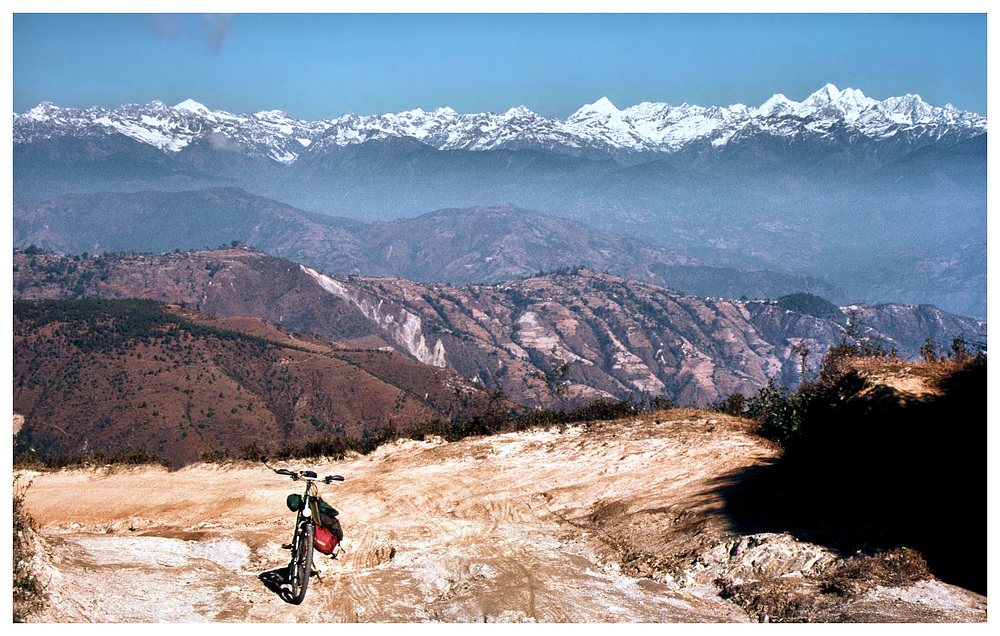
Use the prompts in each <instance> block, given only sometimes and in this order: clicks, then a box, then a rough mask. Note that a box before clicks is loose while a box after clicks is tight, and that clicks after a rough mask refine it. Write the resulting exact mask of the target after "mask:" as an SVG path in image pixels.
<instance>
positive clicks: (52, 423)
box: [13, 301, 487, 466]
mask: <svg viewBox="0 0 1000 636" xmlns="http://www.w3.org/2000/svg"><path fill="white" fill-rule="evenodd" d="M13 347H14V349H13V354H14V355H13V362H14V367H13V372H14V378H13V380H14V410H15V412H17V413H19V414H22V415H23V416H24V417H25V424H24V426H23V428H22V430H21V432H20V434H19V437H18V438H17V439H18V441H19V443H20V446H21V447H22V448H34V449H35V450H36V451H37V452H38V453H40V454H42V455H43V456H49V455H52V456H63V455H74V454H86V453H91V452H97V451H101V452H104V453H107V454H113V453H115V452H134V451H144V452H147V453H152V454H154V455H157V456H159V457H162V458H164V459H166V460H168V461H169V462H170V463H171V464H173V465H175V466H176V465H182V464H184V463H186V462H190V461H193V460H196V459H198V458H199V457H200V456H201V453H203V452H205V451H221V452H227V451H228V452H232V453H238V452H239V451H240V449H242V448H243V447H245V446H248V445H257V446H259V447H261V448H263V449H272V450H276V449H278V448H281V447H282V446H283V445H285V444H289V443H292V444H295V445H302V444H304V443H306V442H309V441H314V440H318V439H322V438H338V437H344V438H354V439H358V438H360V437H362V436H363V435H366V434H369V433H375V432H377V431H379V430H381V429H383V428H385V427H386V426H387V425H389V424H393V425H395V426H397V427H398V428H400V429H402V430H404V431H405V430H406V428H407V427H408V426H411V425H413V424H416V423H418V422H425V421H428V420H431V419H435V418H442V419H445V420H450V419H452V418H453V417H462V416H471V414H472V413H474V412H476V411H477V410H478V409H481V408H482V407H483V405H484V404H485V403H486V400H487V397H486V396H485V394H484V392H483V391H481V390H479V389H477V388H475V387H473V386H472V385H471V384H470V383H469V382H468V381H467V380H466V379H465V378H463V377H462V376H460V375H458V374H456V373H454V372H450V371H447V370H446V369H442V368H434V367H427V366H426V365H423V364H420V363H418V362H415V361H413V360H410V359H407V358H403V357H401V356H399V355H396V354H394V353H391V352H385V351H369V350H364V351H362V350H347V349H345V348H344V347H342V346H340V345H337V344H334V343H330V342H326V341H323V340H320V339H319V338H316V337H314V336H308V335H304V334H295V333H292V332H289V331H286V330H282V329H279V328H277V327H275V326H273V325H271V324H269V323H267V322H264V321H263V320H261V319H259V318H247V317H241V318H223V319H218V318H214V317H212V316H209V315H207V314H202V313H200V312H196V311H194V310H191V309H183V308H180V307H178V306H163V305H157V304H153V303H149V302H137V301H111V302H106V303H101V302H90V301H88V302H80V301H76V302H69V303H51V302H50V303H44V302H43V303H31V302H22V303H15V312H14V340H13Z"/></svg>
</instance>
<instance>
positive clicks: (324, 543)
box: [313, 526, 340, 554]
mask: <svg viewBox="0 0 1000 636" xmlns="http://www.w3.org/2000/svg"><path fill="white" fill-rule="evenodd" d="M338 543H340V541H339V540H338V539H337V537H336V536H334V534H333V532H331V531H330V529H329V528H324V527H323V526H316V533H315V534H314V535H313V547H314V548H316V549H317V550H319V551H320V552H322V553H323V554H333V551H334V550H335V549H336V548H337V544H338Z"/></svg>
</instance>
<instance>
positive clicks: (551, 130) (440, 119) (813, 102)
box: [14, 84, 987, 164]
mask: <svg viewBox="0 0 1000 636" xmlns="http://www.w3.org/2000/svg"><path fill="white" fill-rule="evenodd" d="M844 127H846V132H848V133H849V135H850V136H853V137H852V138H857V139H862V138H867V139H872V140H880V139H908V140H940V139H942V138H945V137H947V138H951V139H955V140H958V139H965V138H968V137H971V136H975V135H978V134H981V133H984V132H986V129H987V126H986V118H985V117H983V116H981V115H977V114H975V113H970V112H967V111H962V110H959V109H957V108H955V107H954V106H952V105H950V104H949V105H948V106H946V107H944V108H936V107H933V106H930V105H929V104H927V103H926V102H924V101H923V100H922V99H921V98H920V96H919V95H910V94H907V95H904V96H901V97H890V98H889V99H886V100H884V101H877V100H874V99H871V98H869V97H867V96H865V94H864V93H862V92H861V91H860V90H857V89H854V88H846V89H844V90H840V89H839V88H837V87H836V86H835V85H833V84H826V85H825V86H823V87H822V88H820V89H819V90H817V91H815V92H814V93H812V94H811V95H809V96H808V97H806V98H805V99H804V100H803V101H801V102H796V101H794V100H791V99H789V98H788V97H786V96H785V95H783V94H781V93H776V94H774V95H773V96H772V97H770V98H769V99H768V100H767V101H765V102H764V103H763V104H761V105H760V107H758V108H753V107H747V106H745V105H743V104H733V105H730V106H728V107H726V106H709V107H703V106H696V105H689V104H686V103H685V104H682V105H680V106H676V107H674V106H671V105H669V104H666V103H662V102H642V103H641V104H636V105H634V106H630V107H628V108H626V109H624V110H619V109H618V107H617V106H615V105H614V104H613V103H612V102H611V100H610V99H608V98H607V97H602V98H600V99H599V100H597V101H596V102H594V103H592V104H587V105H585V106H582V107H581V108H580V109H578V110H577V111H576V112H575V113H573V114H572V115H570V116H569V117H568V118H567V119H565V120H560V119H556V118H549V117H543V116H541V115H538V114H536V113H533V112H532V111H531V110H529V109H528V108H526V107H524V106H517V107H514V108H510V109H509V110H507V111H506V112H504V113H502V114H497V113H476V114H461V113H458V112H456V111H455V110H453V109H451V108H447V107H444V108H437V109H435V110H432V111H425V110H423V109H420V108H416V109H413V110H408V111H403V112H400V113H395V114H393V113H388V114H385V115H353V114H351V115H344V116H342V117H338V118H336V119H329V120H319V121H312V122H309V121H301V120H297V119H293V118H291V117H289V116H288V115H287V114H286V113H285V112H283V111H280V110H264V111H260V112H257V113H254V114H253V115H236V114H232V113H227V112H225V111H221V110H210V109H209V108H207V107H206V106H204V105H203V104H200V103H198V102H197V101H194V100H193V99H187V100H185V101H183V102H181V103H179V104H177V105H176V106H173V107H169V106H165V105H164V104H163V103H161V102H158V101H154V102H150V103H149V104H146V105H137V104H126V105H123V106H120V107H118V108H115V109H113V110H105V109H102V108H90V109H86V110H81V109H74V108H59V107H57V106H55V105H53V104H51V103H49V102H42V103H41V104H39V105H38V106H35V107H34V108H32V109H31V110H29V111H28V112H26V113H24V114H23V115H18V114H14V142H15V144H25V143H31V142H32V141H34V140H37V139H46V138H51V137H61V136H75V137H88V138H94V137H100V136H106V135H108V134H112V133H116V134H121V135H125V136H127V137H130V138H132V139H134V140H136V141H139V142H141V143H145V144H150V145H153V146H155V147H157V148H159V149H160V150H162V151H164V152H179V151H180V150H182V149H184V148H185V147H187V146H188V145H190V144H191V143H194V142H197V141H199V140H204V141H206V142H208V144H210V145H211V146H212V147H216V146H219V140H225V144H224V146H225V149H226V150H230V151H238V152H241V153H243V154H246V155H249V156H254V157H262V158H266V159H270V160H273V161H277V162H280V163H286V164H287V163H292V162H295V161H297V160H298V158H299V157H300V156H302V155H303V154H309V155H318V154H322V153H326V152H331V151H333V150H335V149H336V148H338V147H343V146H350V145H356V144H363V143H366V142H369V141H374V140H385V139H413V140H417V141H419V142H421V143H423V144H427V145H429V146H431V147H433V148H436V149H439V150H473V151H486V150H496V149H512V150H519V149H533V150H541V151H545V152H552V153H558V154H569V155H578V156H579V155H585V156H597V157H608V156H611V157H624V156H639V155H647V154H669V153H673V152H677V151H680V150H683V149H685V148H688V147H691V146H694V147H696V148H699V149H700V150H699V152H701V151H704V149H705V148H709V147H711V148H723V147H725V146H727V145H729V144H730V143H737V144H739V143H746V142H747V140H751V139H753V138H756V137H758V136H771V137H786V138H824V137H825V138H828V139H831V140H833V139H836V138H838V136H842V132H844V131H843V130H842V128H844ZM852 143H853V142H852ZM919 143H929V142H927V141H920V142H919Z"/></svg>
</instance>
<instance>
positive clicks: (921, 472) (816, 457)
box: [717, 363, 987, 594]
mask: <svg viewBox="0 0 1000 636" xmlns="http://www.w3.org/2000/svg"><path fill="white" fill-rule="evenodd" d="M941 387H942V389H943V390H944V395H943V396H941V397H933V398H929V399H923V400H920V399H914V398H912V397H910V398H907V397H906V396H904V395H902V394H900V393H899V392H897V391H895V390H894V389H892V388H889V387H885V386H879V387H875V388H872V389H869V390H867V391H863V392H861V393H859V394H856V395H853V396H851V397H850V398H848V399H846V400H843V401H842V402H840V403H836V404H832V405H831V406H830V407H829V408H828V409H825V410H824V411H823V415H822V416H820V417H817V418H816V419H813V420H811V421H810V430H811V431H813V432H812V433H811V434H810V436H809V438H808V439H807V440H805V441H803V442H801V443H800V444H799V445H797V446H795V447H792V448H790V449H789V450H788V452H787V453H786V456H785V458H783V459H781V460H777V461H774V462H773V463H772V464H770V465H767V466H762V467H756V468H751V469H746V470H743V471H739V472H737V473H733V474H730V475H726V476H724V477H722V478H720V479H719V480H718V483H717V487H718V489H719V492H721V494H722V496H723V498H724V500H725V502H726V503H725V514H726V515H727V516H728V517H729V518H730V520H731V522H732V523H733V525H734V529H735V530H736V531H737V532H740V533H741V534H752V533H758V532H782V531H787V532H790V533H791V534H793V535H794V536H796V537H797V538H799V539H801V540H806V541H811V542H814V543H818V544H821V545H825V546H828V547H830V548H833V549H836V550H838V551H840V552H841V553H842V554H844V555H849V554H853V553H855V552H857V551H864V552H868V553H870V552H872V551H874V550H878V549H892V548H895V547H899V546H906V547H909V548H913V549H916V550H918V551H920V552H921V553H922V554H923V556H924V558H925V559H926V560H927V562H928V565H929V567H930V569H931V571H932V572H933V573H934V574H935V575H936V576H937V577H938V578H939V579H941V580H943V581H945V582H948V583H952V584H955V585H959V586H962V587H965V588H967V589H971V590H973V591H975V592H978V593H981V594H986V548H987V539H986V506H987V499H986V473H987V452H986V365H985V363H983V364H980V365H971V366H970V367H969V368H967V369H965V370H963V371H960V372H957V373H955V374H954V375H952V376H951V377H950V378H948V379H947V381H945V382H943V383H942V384H941Z"/></svg>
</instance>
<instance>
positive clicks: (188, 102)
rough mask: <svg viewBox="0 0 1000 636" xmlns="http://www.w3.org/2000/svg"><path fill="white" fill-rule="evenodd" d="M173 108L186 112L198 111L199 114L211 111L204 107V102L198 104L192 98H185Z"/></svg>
mask: <svg viewBox="0 0 1000 636" xmlns="http://www.w3.org/2000/svg"><path fill="white" fill-rule="evenodd" d="M153 103H154V104H159V103H161V102H153ZM174 110H186V111H188V112H192V113H199V114H204V113H209V112H211V111H210V110H208V108H206V107H205V105H204V104H199V103H198V102H196V101H194V100H193V99H185V100H184V101H183V102H181V103H180V104H177V105H176V106H174Z"/></svg>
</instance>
